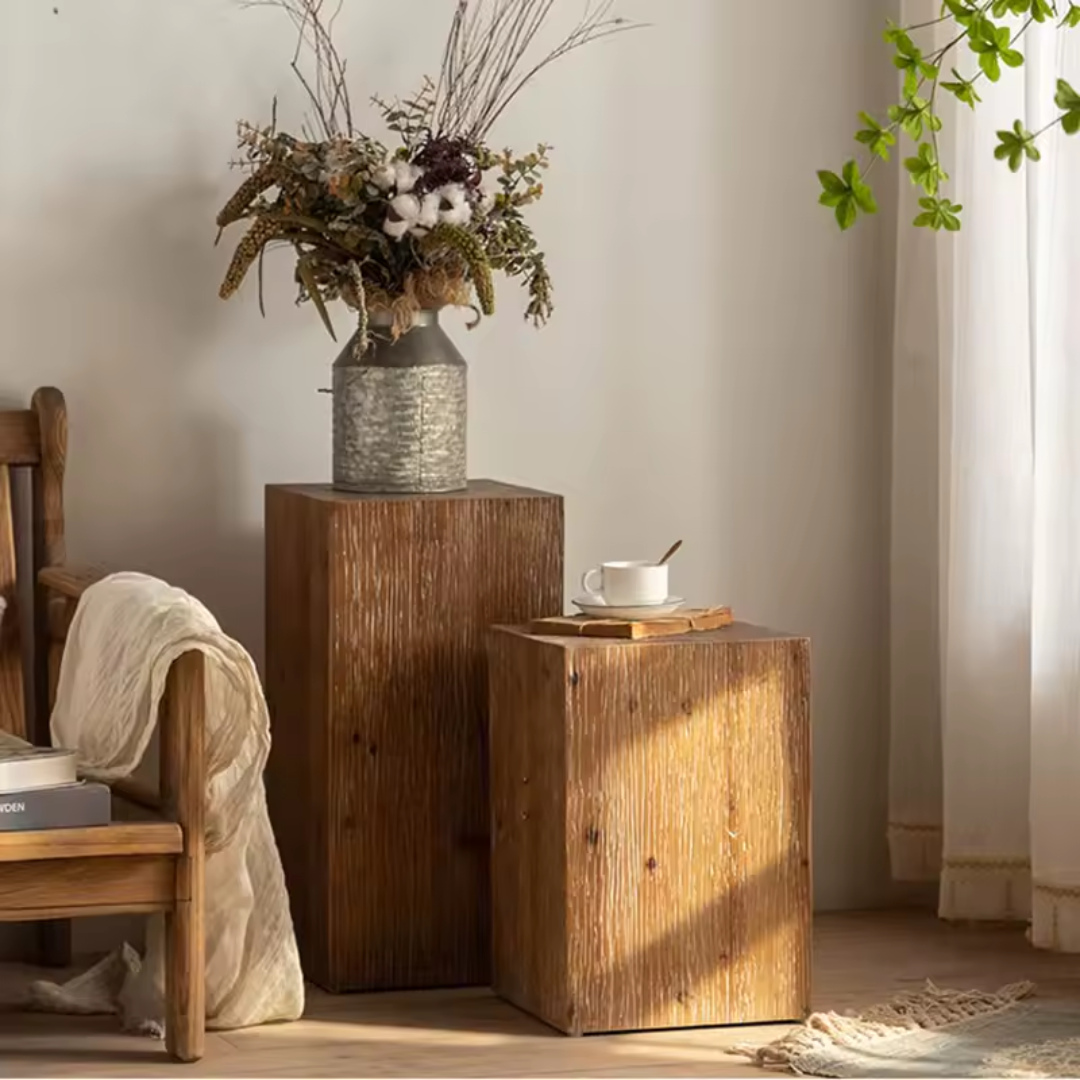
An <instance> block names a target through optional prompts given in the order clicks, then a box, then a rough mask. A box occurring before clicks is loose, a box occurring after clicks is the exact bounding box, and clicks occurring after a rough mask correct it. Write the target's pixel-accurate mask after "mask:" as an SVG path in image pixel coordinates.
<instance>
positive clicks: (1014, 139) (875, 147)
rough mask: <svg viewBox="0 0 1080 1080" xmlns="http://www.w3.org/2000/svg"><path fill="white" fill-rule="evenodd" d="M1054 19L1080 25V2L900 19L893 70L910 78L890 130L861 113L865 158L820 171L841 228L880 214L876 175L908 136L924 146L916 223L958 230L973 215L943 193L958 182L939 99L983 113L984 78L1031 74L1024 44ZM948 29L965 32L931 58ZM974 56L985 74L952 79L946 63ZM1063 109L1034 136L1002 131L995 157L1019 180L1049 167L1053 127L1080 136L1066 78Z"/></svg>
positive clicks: (1017, 128) (956, 3)
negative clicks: (925, 37)
mask: <svg viewBox="0 0 1080 1080" xmlns="http://www.w3.org/2000/svg"><path fill="white" fill-rule="evenodd" d="M1017 19H1020V20H1022V22H1021V23H1020V24H1019V26H1015V25H1010V24H1009V22H1008V20H1012V21H1013V22H1014V23H1015V20H1017ZM1002 20H1007V21H1002ZM1051 21H1053V22H1056V23H1057V26H1058V28H1059V29H1061V30H1072V29H1075V28H1076V27H1078V26H1080V3H1073V2H1069V3H1068V4H1067V5H1066V3H1065V2H1059V0H943V3H942V8H941V15H940V16H939V17H938V18H936V19H931V20H930V21H928V22H924V23H916V24H914V25H912V26H897V25H896V24H895V23H893V22H891V21H890V22H889V25H888V27H887V28H886V30H885V32H884V38H885V41H886V42H887V43H888V44H889V45H891V46H892V48H893V58H892V59H893V64H894V65H895V67H896V68H897V70H898V71H899V72H900V73H901V74H902V94H901V100H900V101H899V102H898V103H897V104H895V105H892V106H890V107H889V109H888V112H887V118H888V119H887V122H883V121H880V120H878V119H877V118H875V117H874V116H871V115H870V114H869V113H866V112H862V113H860V114H859V119H860V121H861V122H862V124H863V126H862V128H860V130H859V131H858V132H857V133H856V135H855V139H856V141H858V142H859V143H861V144H862V145H863V146H864V147H865V148H866V154H867V157H866V159H865V160H863V161H862V162H861V163H860V162H859V161H858V160H855V159H852V160H850V161H848V162H847V163H846V164H845V165H844V167H843V168H842V169H841V171H840V172H839V173H835V172H830V171H829V170H827V169H822V170H821V171H820V172H819V173H818V180H819V181H820V183H821V188H822V191H821V196H820V199H819V201H820V202H821V203H822V205H824V206H827V207H830V208H831V209H832V210H833V211H834V213H835V215H836V220H837V223H838V224H839V226H840V228H841V229H850V228H851V226H852V225H854V224H855V222H856V221H857V220H858V219H859V216H860V215H861V214H873V213H876V212H877V202H876V201H875V199H874V193H873V190H872V188H871V187H870V185H869V183H868V182H867V177H868V176H869V175H870V172H871V171H872V169H873V167H874V165H875V164H876V163H877V162H878V161H879V160H880V161H888V160H889V159H890V157H891V154H892V151H893V149H894V148H895V147H896V145H897V139H898V136H899V135H904V136H907V138H908V139H910V140H911V142H913V143H914V144H915V152H914V153H913V154H911V155H910V156H908V157H906V158H905V159H904V169H905V171H906V172H907V173H908V176H909V177H910V179H911V182H912V183H913V184H914V185H915V186H916V187H918V188H920V189H921V190H922V192H923V196H922V197H921V198H920V199H919V207H920V213H919V214H918V216H917V217H916V218H915V221H914V224H915V225H916V226H918V227H919V228H926V229H934V230H935V231H937V230H941V229H945V230H946V231H948V232H957V231H958V230H959V229H960V213H961V211H962V210H963V207H962V206H960V205H958V204H957V203H953V202H951V201H950V200H949V198H948V197H947V196H946V195H945V193H944V191H943V188H944V186H945V185H946V184H947V182H948V180H949V175H948V173H947V172H945V170H944V168H943V167H942V163H941V155H940V153H939V150H938V133H939V132H940V131H941V128H942V121H941V117H940V116H939V115H938V113H937V102H938V99H939V95H940V94H942V93H947V94H951V95H952V96H953V97H955V98H956V99H957V101H959V102H961V103H962V104H964V105H967V106H968V107H969V108H971V109H974V108H975V107H976V106H977V105H978V104H980V103H981V101H982V98H981V97H980V96H979V92H978V89H977V86H978V84H979V82H980V80H982V79H986V80H988V81H989V82H992V83H996V82H998V81H999V80H1000V79H1001V77H1002V75H1003V74H1004V73H1005V69H1015V68H1019V67H1022V66H1023V64H1024V54H1023V52H1022V51H1021V50H1020V48H1019V45H1020V43H1021V42H1022V41H1023V38H1024V35H1025V34H1026V33H1027V31H1028V30H1029V28H1030V27H1031V25H1032V24H1033V23H1046V22H1051ZM947 25H951V27H952V29H953V30H955V31H956V33H955V34H954V35H952V34H950V36H949V37H948V39H947V41H946V44H944V45H942V46H941V47H940V48H937V49H930V50H927V49H925V48H923V47H921V46H920V44H919V35H920V34H922V33H926V32H929V33H930V34H931V35H936V33H937V32H938V28H939V27H942V26H947ZM965 50H966V55H967V56H968V58H969V61H971V62H973V63H974V65H975V67H976V68H977V70H973V71H971V72H969V73H968V74H963V73H961V71H959V70H957V67H955V66H952V63H950V68H949V72H950V74H951V75H952V78H951V79H943V78H942V71H943V70H944V68H945V63H946V61H947V60H949V61H954V62H955V63H956V64H961V65H962V63H963V61H962V60H960V59H958V57H959V56H963V55H964V51H965ZM1054 103H1055V105H1056V106H1057V108H1058V109H1059V110H1060V111H1059V113H1058V115H1057V116H1056V117H1055V118H1054V119H1053V120H1051V121H1050V123H1048V124H1047V125H1045V127H1042V128H1040V129H1039V130H1038V131H1034V132H1033V131H1029V130H1028V129H1027V127H1025V125H1024V123H1023V121H1021V120H1017V121H1016V123H1015V124H1013V126H1012V128H1011V129H1008V130H1005V131H999V132H998V133H997V138H998V145H997V146H996V147H995V149H994V157H995V158H997V160H999V161H1004V162H1007V163H1008V166H1009V168H1010V169H1012V171H1013V172H1018V171H1019V170H1020V169H1021V168H1022V167H1023V165H1024V163H1025V162H1026V161H1033V162H1034V161H1038V160H1040V158H1041V157H1042V154H1041V153H1040V151H1039V147H1038V145H1037V143H1038V140H1039V139H1040V138H1042V136H1044V135H1045V134H1046V133H1047V132H1048V131H1050V130H1051V129H1052V128H1056V127H1058V126H1059V125H1060V127H1061V128H1062V130H1063V131H1064V132H1065V133H1066V134H1068V135H1075V134H1076V133H1077V132H1078V131H1080V93H1077V91H1075V90H1074V89H1073V88H1072V87H1071V86H1070V85H1069V84H1068V83H1067V82H1066V81H1065V80H1064V79H1058V83H1057V94H1056V95H1055V98H1054Z"/></svg>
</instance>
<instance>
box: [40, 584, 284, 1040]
mask: <svg viewBox="0 0 1080 1080" xmlns="http://www.w3.org/2000/svg"><path fill="white" fill-rule="evenodd" d="M192 649H197V650H199V651H200V652H202V653H203V654H204V655H205V656H206V695H207V717H206V727H207V730H206V756H207V763H206V764H207V786H206V845H207V860H206V1021H207V1026H208V1027H210V1028H217V1029H223V1028H238V1027H247V1026H249V1025H252V1024H262V1023H266V1022H268V1021H272V1020H295V1019H296V1018H297V1017H299V1016H300V1014H301V1012H302V1011H303V1008H304V984H303V977H302V975H301V972H300V958H299V955H298V953H297V948H296V937H295V934H294V933H293V925H292V919H291V917H290V915H289V901H288V896H287V894H286V892H285V881H284V876H283V874H282V870H281V860H280V858H279V857H278V851H277V846H276V844H275V843H274V835H273V832H272V831H271V828H270V819H269V816H268V815H267V810H266V792H265V789H264V786H263V768H264V766H265V765H266V758H267V754H268V752H269V749H270V723H269V717H268V714H267V709H266V701H265V699H264V698H263V693H262V688H261V686H260V683H259V677H258V673H257V672H256V670H255V664H254V663H253V662H252V659H251V657H250V656H249V655H248V654H247V652H246V651H245V650H244V649H243V648H242V647H241V646H240V645H239V644H237V643H236V642H235V641H233V640H232V639H231V638H229V637H227V636H226V635H225V634H223V633H222V631H221V628H220V627H219V626H218V624H217V621H216V620H215V619H214V617H213V616H212V615H211V614H210V612H209V611H207V609H206V608H205V607H203V605H202V604H200V603H199V601H198V600H196V599H194V598H193V597H191V596H189V595H188V594H187V593H185V592H183V591H182V590H181V589H176V588H173V587H171V586H169V585H166V584H165V583H164V582H162V581H158V580H157V579H155V578H151V577H146V576H144V575H142V574H114V575H112V576H111V577H108V578H105V579H104V580H102V581H101V582H98V583H97V584H95V585H92V586H91V587H90V588H89V589H87V590H86V593H85V594H84V596H83V598H82V600H81V601H80V603H79V606H78V609H77V610H76V612H75V617H74V619H73V620H72V623H71V630H70V632H69V635H68V641H67V646H66V648H65V650H64V658H63V663H62V665H61V668H60V680H59V685H58V688H57V698H56V705H55V708H54V709H53V714H52V725H51V726H52V740H53V743H54V744H55V745H56V746H64V747H71V748H73V749H75V750H76V751H77V752H78V755H79V768H80V774H81V775H84V776H86V777H88V778H90V779H95V780H115V779H117V778H119V777H123V776H128V775H129V774H131V773H132V772H134V771H135V769H136V767H137V766H138V765H139V763H140V762H141V761H142V759H143V755H144V754H145V752H146V749H147V746H148V745H149V743H150V738H151V735H152V734H153V732H154V728H155V727H156V725H157V714H158V704H159V703H160V701H161V697H162V694H163V692H164V690H165V679H166V676H167V674H168V671H169V666H170V665H171V664H172V662H173V661H174V660H175V659H176V658H177V657H178V656H180V655H181V654H182V653H185V652H187V651H189V650H192ZM163 946H164V934H163V921H162V917H161V916H155V917H154V918H153V919H152V920H151V924H150V927H149V931H148V935H147V955H146V958H145V960H144V961H143V962H142V963H140V962H139V960H138V957H137V954H136V953H135V951H134V950H133V949H131V948H129V947H127V946H125V947H124V948H123V949H120V950H118V951H117V952H116V953H115V954H113V956H111V957H109V958H108V959H107V960H105V961H103V962H102V963H101V964H99V965H97V967H96V968H94V969H92V970H91V971H89V972H87V973H86V974H85V975H81V976H79V977H78V978H77V979H74V980H72V981H71V982H69V983H66V984H64V985H63V986H56V985H53V984H50V983H36V984H35V985H34V986H33V987H32V988H31V1001H32V1003H33V1004H34V1005H35V1006H36V1007H38V1008H44V1009H50V1010H55V1011H63V1012H102V1011H106V1012H119V1013H120V1014H121V1015H122V1017H123V1020H124V1026H125V1027H127V1028H128V1029H133V1030H143V1031H152V1032H156V1033H161V1031H162V1030H163V1018H164V970H165V966H164V956H163V953H164V948H163Z"/></svg>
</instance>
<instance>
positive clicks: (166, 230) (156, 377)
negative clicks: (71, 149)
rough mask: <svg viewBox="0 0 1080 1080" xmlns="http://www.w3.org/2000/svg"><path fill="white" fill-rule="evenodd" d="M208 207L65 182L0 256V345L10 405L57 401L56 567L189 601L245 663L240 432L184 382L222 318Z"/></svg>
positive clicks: (152, 186)
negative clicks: (61, 495)
mask: <svg viewBox="0 0 1080 1080" xmlns="http://www.w3.org/2000/svg"><path fill="white" fill-rule="evenodd" d="M119 180H122V182H118V181H119ZM218 198H219V193H218V192H217V190H216V188H215V186H214V185H213V184H212V183H210V182H209V181H206V180H204V179H201V178H200V177H198V176H189V177H186V178H185V177H183V176H177V175H172V176H166V175H162V176H160V177H144V178H139V177H131V176H124V177H122V178H118V177H116V176H114V175H91V176H87V177H83V178H82V179H80V180H79V181H78V182H77V183H69V184H67V186H65V188H64V189H63V191H62V192H58V193H56V194H55V195H53V196H52V197H49V198H47V199H44V200H43V201H42V203H41V210H40V212H39V213H38V214H36V215H34V216H32V217H29V216H28V217H25V218H23V219H22V221H21V222H20V225H19V232H18V235H17V237H16V239H15V241H14V243H13V244H11V245H10V246H8V247H7V249H6V251H5V253H4V254H3V255H0V335H2V338H0V340H2V341H3V352H4V353H5V354H6V355H8V356H12V357H15V358H16V359H17V361H18V362H19V364H20V365H21V372H22V375H21V379H20V382H21V383H22V384H23V387H21V388H20V396H22V397H25V396H26V394H28V393H29V391H30V390H32V388H33V386H34V385H37V384H39V383H53V384H55V385H57V386H59V387H60V388H61V389H62V390H63V391H64V393H65V395H66V397H67V400H68V408H69V411H70V418H71V434H70V441H69V460H68V476H67V487H66V506H67V518H68V535H69V544H68V551H69V557H70V558H71V559H72V560H73V561H77V562H90V563H95V564H97V563H100V564H102V565H105V566H107V567H109V568H115V569H124V570H141V571H144V572H147V573H151V574H155V575H157V576H159V577H162V578H165V579H166V580H168V581H170V582H172V583H173V584H176V585H179V586H181V587H183V588H185V589H187V590H189V591H190V592H192V593H193V594H194V595H196V596H198V597H199V598H200V599H201V600H202V601H203V602H204V603H206V605H207V606H208V607H209V608H210V609H211V610H212V611H213V612H214V613H215V615H216V616H217V617H218V619H219V621H220V622H221V624H222V626H223V628H224V629H226V630H227V631H228V632H229V633H232V634H233V635H234V636H236V637H238V638H239V639H240V640H241V641H243V642H244V644H245V645H246V646H247V647H248V648H249V649H250V650H252V651H253V652H254V653H255V654H256V656H257V657H259V656H260V655H261V651H262V631H261V625H262V535H261V531H258V530H253V529H251V528H250V527H249V528H246V529H245V528H242V527H240V524H239V515H238V513H237V509H236V508H237V504H238V492H239V485H240V482H241V481H240V478H241V465H242V460H241V455H242V452H243V448H242V440H241V434H240V432H239V431H238V430H237V428H236V427H234V426H232V425H230V424H229V423H228V422H227V421H223V420H222V418H221V416H220V415H219V414H217V413H215V411H214V410H213V401H212V398H211V397H210V395H209V393H208V392H207V390H206V388H205V387H206V382H207V380H206V376H205V372H204V373H203V374H202V376H201V377H200V373H199V370H198V369H199V366H200V357H201V354H202V353H203V352H204V351H205V350H206V349H207V347H208V345H209V343H210V341H211V340H212V338H213V336H214V335H215V333H216V332H217V330H218V327H219V322H220V319H221V316H222V314H223V312H222V305H221V303H220V301H219V300H218V298H217V295H216V289H215V283H216V282H217V280H218V278H219V276H220V272H221V264H222V261H223V259H224V257H225V256H224V254H223V252H219V251H215V249H214V247H213V233H212V229H213V225H212V222H213V220H214V215H215V214H216V212H217V209H218V206H217V202H218ZM24 358H27V359H24ZM29 358H33V359H32V360H30V359H29ZM28 372H32V373H33V374H32V375H29V374H27V373H28ZM200 383H201V384H202V387H203V389H202V390H200V388H199V387H200ZM0 393H3V394H8V393H9V390H8V387H7V386H3V385H0Z"/></svg>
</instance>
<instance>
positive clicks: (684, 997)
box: [675, 990, 694, 1005]
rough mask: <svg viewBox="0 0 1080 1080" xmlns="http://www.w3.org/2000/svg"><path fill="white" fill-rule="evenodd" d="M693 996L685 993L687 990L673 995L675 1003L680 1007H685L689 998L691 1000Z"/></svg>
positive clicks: (687, 992)
mask: <svg viewBox="0 0 1080 1080" xmlns="http://www.w3.org/2000/svg"><path fill="white" fill-rule="evenodd" d="M693 996H694V995H693V994H691V993H690V992H689V991H687V990H680V991H679V992H678V993H677V994H676V995H675V1000H676V1001H677V1002H678V1003H679V1004H680V1005H686V1004H688V1003H689V1001H690V999H691V998H692V997H693Z"/></svg>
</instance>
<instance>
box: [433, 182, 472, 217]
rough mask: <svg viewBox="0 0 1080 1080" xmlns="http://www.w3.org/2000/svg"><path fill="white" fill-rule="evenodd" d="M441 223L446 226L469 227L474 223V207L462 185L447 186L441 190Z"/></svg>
mask: <svg viewBox="0 0 1080 1080" xmlns="http://www.w3.org/2000/svg"><path fill="white" fill-rule="evenodd" d="M438 196H439V221H441V222H442V223H443V224H444V225H468V223H469V222H470V221H472V207H471V206H470V205H469V200H468V199H467V198H466V196H465V189H464V188H463V187H462V186H461V185H460V184H446V185H445V186H443V187H441V188H439V191H438Z"/></svg>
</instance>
